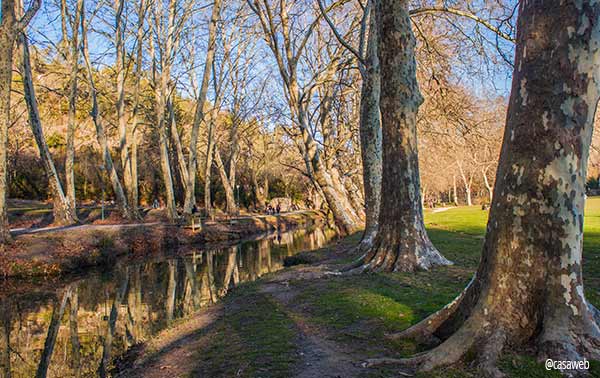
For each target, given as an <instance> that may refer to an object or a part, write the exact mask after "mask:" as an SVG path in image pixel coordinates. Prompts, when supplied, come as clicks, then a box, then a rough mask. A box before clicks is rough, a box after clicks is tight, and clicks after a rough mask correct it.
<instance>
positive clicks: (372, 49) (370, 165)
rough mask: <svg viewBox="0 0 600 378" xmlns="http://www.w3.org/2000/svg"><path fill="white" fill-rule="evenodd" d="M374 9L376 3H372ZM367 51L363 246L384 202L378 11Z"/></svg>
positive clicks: (362, 110)
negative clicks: (382, 201) (382, 196)
mask: <svg viewBox="0 0 600 378" xmlns="http://www.w3.org/2000/svg"><path fill="white" fill-rule="evenodd" d="M371 9H372V6H371ZM370 13H371V14H370V16H369V18H370V22H369V24H370V26H369V37H368V40H367V55H366V59H365V62H364V67H363V69H362V70H361V76H362V88H361V92H360V121H359V133H360V148H361V150H360V151H361V156H362V166H363V186H364V193H365V195H364V197H365V232H364V236H363V239H362V241H361V246H360V248H361V249H362V248H370V247H371V246H372V243H373V240H374V238H375V235H376V233H377V227H378V222H379V206H380V203H381V169H382V161H381V158H382V151H381V138H382V136H381V119H380V116H379V96H380V92H381V81H380V72H379V57H378V56H377V25H376V24H375V12H370Z"/></svg>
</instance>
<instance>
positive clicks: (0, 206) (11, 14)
mask: <svg viewBox="0 0 600 378" xmlns="http://www.w3.org/2000/svg"><path fill="white" fill-rule="evenodd" d="M40 3H41V0H34V1H33V2H32V3H31V5H30V7H29V9H28V10H27V12H26V13H25V15H24V16H23V17H21V18H20V19H19V20H17V18H16V17H15V2H14V0H2V2H1V5H0V7H1V8H0V15H1V16H0V243H1V244H4V243H7V242H9V241H11V237H10V226H9V224H8V213H7V210H8V209H7V203H6V199H7V197H8V164H7V163H8V128H9V126H10V91H11V84H12V64H13V47H14V45H15V40H16V38H17V35H18V33H20V32H21V31H22V30H23V29H24V28H25V26H27V24H28V23H29V21H31V19H32V18H33V16H34V15H35V13H36V12H37V10H38V9H39V8H40Z"/></svg>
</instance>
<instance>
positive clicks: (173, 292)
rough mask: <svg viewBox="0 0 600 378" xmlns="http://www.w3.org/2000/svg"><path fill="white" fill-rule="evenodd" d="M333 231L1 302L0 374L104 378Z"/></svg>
mask: <svg viewBox="0 0 600 378" xmlns="http://www.w3.org/2000/svg"><path fill="white" fill-rule="evenodd" d="M333 236H334V235H333V234H332V233H330V232H329V231H324V230H321V229H315V230H311V231H305V230H300V231H297V232H293V233H292V232H287V233H279V234H273V235H269V236H268V237H265V238H263V239H260V240H255V241H249V242H245V243H242V244H240V245H236V246H231V247H228V248H223V249H220V250H193V251H188V253H186V254H182V255H180V256H179V257H177V258H173V259H166V260H162V261H151V262H147V263H143V264H130V265H129V266H116V267H115V268H114V270H113V271H112V272H107V273H102V274H100V273H94V274H89V275H88V277H86V278H85V279H78V280H73V281H72V282H70V283H68V284H63V285H55V286H58V289H57V288H55V287H52V286H51V285H47V286H49V287H42V286H40V287H39V288H38V291H37V292H28V293H27V294H26V295H19V296H16V297H14V298H13V297H7V299H4V300H2V302H1V303H0V304H1V305H2V307H1V310H0V377H4V378H31V377H34V376H36V373H37V376H38V377H44V376H48V377H61V378H62V377H97V376H106V375H108V374H109V373H110V371H111V369H112V367H113V366H112V360H113V358H114V357H115V356H118V355H120V354H122V353H123V352H125V351H126V350H127V349H128V348H130V347H132V346H133V345H136V344H138V343H140V342H143V341H144V340H147V339H148V338H149V337H151V336H152V335H154V334H156V333H157V332H159V331H160V330H162V329H164V328H166V327H167V326H168V325H169V323H170V322H172V321H173V320H175V319H177V318H181V317H186V316H189V315H191V314H193V313H194V312H195V311H198V310H201V309H202V308H203V307H206V306H209V305H211V304H213V303H215V302H217V301H218V300H219V298H221V297H223V296H225V295H226V294H227V293H228V292H229V291H230V290H232V289H233V288H235V287H236V286H237V285H239V284H240V283H241V282H246V281H253V280H256V279H257V278H259V277H261V276H262V275H264V274H266V273H269V272H273V271H276V270H278V269H281V268H282V267H283V260H284V259H285V257H287V256H290V255H292V254H294V253H297V252H299V251H303V250H310V249H316V248H318V247H320V246H322V245H323V244H324V243H325V242H326V241H328V240H330V239H331V238H332V237H333Z"/></svg>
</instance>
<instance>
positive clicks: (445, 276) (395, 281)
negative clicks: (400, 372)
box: [199, 198, 600, 378]
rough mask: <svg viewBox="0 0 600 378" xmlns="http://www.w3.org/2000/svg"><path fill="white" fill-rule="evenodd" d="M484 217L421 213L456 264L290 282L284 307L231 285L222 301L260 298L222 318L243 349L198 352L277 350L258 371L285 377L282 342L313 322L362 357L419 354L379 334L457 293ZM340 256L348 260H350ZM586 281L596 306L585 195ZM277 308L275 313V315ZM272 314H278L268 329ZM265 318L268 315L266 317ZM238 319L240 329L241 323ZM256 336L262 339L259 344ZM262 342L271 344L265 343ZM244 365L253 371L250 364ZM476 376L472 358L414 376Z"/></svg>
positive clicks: (287, 367)
mask: <svg viewBox="0 0 600 378" xmlns="http://www.w3.org/2000/svg"><path fill="white" fill-rule="evenodd" d="M487 216H488V212H487V211H484V210H481V208H480V207H477V206H472V207H459V208H453V209H450V210H447V211H444V212H438V213H433V212H431V211H426V215H425V218H426V225H427V229H428V232H429V235H430V237H431V239H432V241H433V243H434V244H435V245H436V246H437V247H438V249H439V250H440V251H441V252H442V253H443V254H444V255H445V256H446V257H447V258H449V259H451V260H452V261H454V263H455V265H453V266H449V267H441V268H437V269H434V270H432V271H429V272H416V273H389V274H372V275H359V276H341V277H331V278H329V279H326V280H316V281H308V280H298V281H292V282H290V288H291V290H292V291H294V292H295V293H297V294H296V298H295V300H294V301H293V304H292V305H291V306H288V308H280V307H278V306H275V305H274V304H273V303H272V302H269V301H267V300H265V299H260V300H258V299H257V298H256V291H255V290H256V286H255V284H252V285H249V286H248V287H244V286H242V287H240V288H238V289H237V290H236V294H235V295H234V296H233V297H232V298H233V299H229V298H226V299H225V301H226V302H227V301H231V300H236V301H239V299H240V297H241V296H244V295H246V294H248V295H249V297H250V298H255V299H257V300H253V301H252V310H251V311H250V312H240V313H237V314H236V316H235V317H232V318H229V319H224V320H223V327H225V328H230V329H235V331H236V332H235V333H234V334H235V335H236V338H237V340H243V341H242V344H243V346H242V347H241V348H240V346H239V345H238V344H236V345H237V346H235V347H234V346H233V345H234V344H232V343H230V342H227V338H225V339H223V340H222V341H221V342H217V343H216V344H213V345H212V346H211V347H210V348H208V349H205V350H203V351H200V352H199V356H200V355H207V354H208V355H212V356H217V355H235V356H236V359H239V360H240V361H246V364H247V365H250V366H252V361H256V357H257V356H256V354H255V353H257V351H258V349H257V347H258V346H261V348H266V350H267V351H271V350H273V351H276V352H275V353H274V354H275V355H277V356H278V358H276V359H273V358H272V357H269V358H271V360H270V361H269V362H270V363H271V364H272V367H273V368H272V369H267V371H263V372H262V374H260V376H265V377H277V376H281V377H284V376H286V374H289V372H291V371H292V370H293V368H294V365H293V363H292V362H291V361H294V355H295V354H297V349H296V347H294V345H293V344H290V343H286V341H287V340H289V339H290V338H291V336H290V331H289V330H290V329H293V328H294V324H299V323H302V324H310V325H311V327H313V328H314V330H315V332H317V333H318V334H319V335H321V336H322V337H324V338H326V339H329V340H331V341H334V342H336V343H338V344H339V345H342V346H343V348H345V349H346V350H348V351H350V353H353V354H356V355H357V356H362V358H370V357H382V356H388V357H402V356H410V355H412V354H414V353H416V352H419V351H422V350H423V348H424V347H422V346H420V345H416V344H415V343H413V342H410V341H393V342H392V341H389V340H388V339H386V338H385V336H384V335H385V333H388V332H394V331H399V330H402V329H404V328H406V327H408V326H410V325H411V324H415V323H416V322H418V321H419V320H421V319H423V318H424V317H426V316H427V315H428V314H430V313H432V312H434V311H436V310H438V309H439V308H441V307H442V306H444V305H445V304H447V303H448V302H450V301H451V300H452V299H454V297H455V296H456V295H457V294H458V293H460V291H461V290H462V289H463V288H464V287H465V285H466V284H467V283H468V282H469V280H470V279H471V276H472V274H473V272H474V270H475V269H476V268H477V265H478V263H479V257H480V254H481V248H482V244H483V237H484V234H485V228H486V222H487ZM358 239H359V236H358V235H354V236H352V237H350V238H347V239H345V240H342V241H341V243H346V244H347V245H348V247H350V246H352V245H353V244H355V243H356V242H357V241H358ZM343 260H348V261H350V260H351V258H344V259H343ZM584 279H585V285H586V295H587V297H588V299H589V300H590V301H591V302H592V303H593V304H594V305H596V306H600V198H590V199H589V200H588V201H587V207H586V217H585V236H584ZM258 284H259V285H260V283H258ZM274 309H276V312H273V311H274ZM257 314H258V315H257ZM269 314H270V315H269ZM273 316H275V317H276V318H277V319H276V321H273V325H272V327H270V326H269V324H270V323H271V320H273V319H272V317H273ZM265 319H270V320H269V321H267V322H265V321H264V320H265ZM239 324H243V325H245V326H243V327H240V326H239ZM273 330H279V331H278V332H273ZM259 338H260V339H262V340H263V342H262V344H261V342H260V340H258V339H259ZM229 340H231V339H229ZM265 342H266V343H267V344H268V345H266V346H265V345H263V344H264V343H265ZM253 353H254V354H253ZM267 355H269V353H267ZM271 356H273V354H271ZM269 358H267V359H269ZM217 360H218V359H217ZM204 361H207V360H204ZM229 361H231V359H230V360H229ZM205 363H207V364H208V365H209V366H208V367H215V365H217V366H219V365H220V364H219V363H218V362H217V363H210V362H208V361H207V362H205ZM211 365H212V366H211ZM206 367H207V366H205V368H206ZM500 367H501V369H502V371H503V372H505V373H506V374H507V377H510V378H534V377H548V378H550V377H560V374H558V373H557V372H549V371H546V369H545V368H544V366H543V365H542V364H539V363H537V362H536V361H535V359H534V358H532V357H530V356H523V355H519V354H506V355H505V356H504V357H503V359H502V360H501V361H500ZM396 369H397V368H396V367H393V366H389V367H380V368H372V369H369V370H368V371H366V372H365V376H367V377H391V376H397V374H396V373H397V371H396ZM200 370H204V369H200ZM248 370H250V371H254V372H256V370H253V369H252V368H250V369H248ZM248 370H247V371H248ZM591 370H592V371H591V376H593V377H600V367H599V365H598V364H597V363H595V362H594V363H592V369H591ZM204 371H206V370H204ZM217 376H221V375H218V374H217ZM222 376H225V375H222ZM478 376H479V375H478V373H477V371H476V370H475V369H474V368H473V367H472V366H470V365H469V361H465V362H464V364H462V365H459V366H454V367H452V368H445V369H439V370H436V371H434V372H428V373H426V374H419V375H418V376H417V377H420V378H447V377H448V378H467V377H478Z"/></svg>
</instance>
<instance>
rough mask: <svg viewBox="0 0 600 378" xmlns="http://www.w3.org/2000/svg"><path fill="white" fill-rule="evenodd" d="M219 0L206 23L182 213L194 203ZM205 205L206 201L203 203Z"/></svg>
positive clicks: (190, 211)
mask: <svg viewBox="0 0 600 378" xmlns="http://www.w3.org/2000/svg"><path fill="white" fill-rule="evenodd" d="M221 3H222V1H221V0H215V1H214V3H213V9H212V15H211V18H210V23H209V24H208V47H207V50H206V60H205V63H204V74H203V76H202V83H201V85H200V93H199V96H198V98H197V100H196V111H195V114H194V123H193V124H192V132H191V136H190V158H189V162H188V170H187V171H188V173H189V175H188V177H187V179H188V180H187V185H186V186H185V203H184V205H183V212H184V214H187V215H189V214H191V213H192V209H193V207H194V205H195V204H196V171H197V169H198V168H197V166H198V134H199V129H200V124H201V123H202V122H203V121H204V118H205V114H204V105H205V102H206V94H207V92H208V84H209V80H210V77H211V70H212V66H213V62H214V58H215V49H216V43H215V40H216V35H217V21H218V20H219V14H220V13H221ZM205 205H206V203H205Z"/></svg>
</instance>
